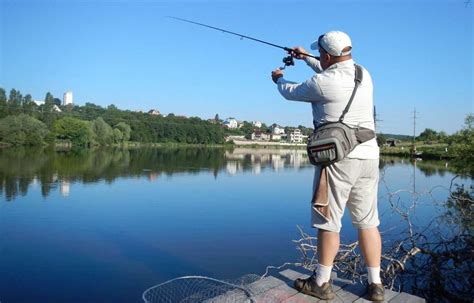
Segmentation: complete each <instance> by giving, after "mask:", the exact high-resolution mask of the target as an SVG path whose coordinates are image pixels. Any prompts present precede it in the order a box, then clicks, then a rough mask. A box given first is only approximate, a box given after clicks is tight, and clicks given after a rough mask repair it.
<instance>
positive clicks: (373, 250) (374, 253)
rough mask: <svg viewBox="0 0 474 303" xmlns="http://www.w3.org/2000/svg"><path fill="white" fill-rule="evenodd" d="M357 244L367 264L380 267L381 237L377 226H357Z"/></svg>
mask: <svg viewBox="0 0 474 303" xmlns="http://www.w3.org/2000/svg"><path fill="white" fill-rule="evenodd" d="M359 244H360V249H361V250H362V255H363V256H364V259H365V263H366V264H367V266H369V267H380V258H381V255H382V239H381V238H380V233H379V229H378V228H377V227H372V228H359Z"/></svg>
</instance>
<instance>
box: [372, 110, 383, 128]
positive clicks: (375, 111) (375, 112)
mask: <svg viewBox="0 0 474 303" xmlns="http://www.w3.org/2000/svg"><path fill="white" fill-rule="evenodd" d="M382 121H383V120H380V119H377V109H376V108H375V105H374V127H375V132H377V122H382Z"/></svg>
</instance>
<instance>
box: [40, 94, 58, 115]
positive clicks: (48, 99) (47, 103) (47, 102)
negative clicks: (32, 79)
mask: <svg viewBox="0 0 474 303" xmlns="http://www.w3.org/2000/svg"><path fill="white" fill-rule="evenodd" d="M54 105H55V104H54V97H53V95H52V94H51V93H50V92H47V93H46V96H45V97H44V107H43V109H44V111H45V112H47V113H50V112H52V111H53V107H54Z"/></svg>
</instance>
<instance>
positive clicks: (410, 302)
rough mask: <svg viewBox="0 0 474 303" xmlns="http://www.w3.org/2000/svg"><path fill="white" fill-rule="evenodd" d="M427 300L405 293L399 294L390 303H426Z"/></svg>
mask: <svg viewBox="0 0 474 303" xmlns="http://www.w3.org/2000/svg"><path fill="white" fill-rule="evenodd" d="M424 302H426V301H425V299H423V298H420V297H417V296H414V295H410V294H407V293H405V292H402V293H399V294H398V295H397V296H395V297H394V298H392V299H391V300H390V303H424Z"/></svg>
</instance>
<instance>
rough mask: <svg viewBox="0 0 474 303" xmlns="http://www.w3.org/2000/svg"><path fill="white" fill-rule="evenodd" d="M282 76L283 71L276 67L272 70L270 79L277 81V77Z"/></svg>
mask: <svg viewBox="0 0 474 303" xmlns="http://www.w3.org/2000/svg"><path fill="white" fill-rule="evenodd" d="M281 77H283V71H282V70H281V69H276V70H274V71H273V72H272V80H273V82H275V83H277V81H278V79H280V78H281Z"/></svg>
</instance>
